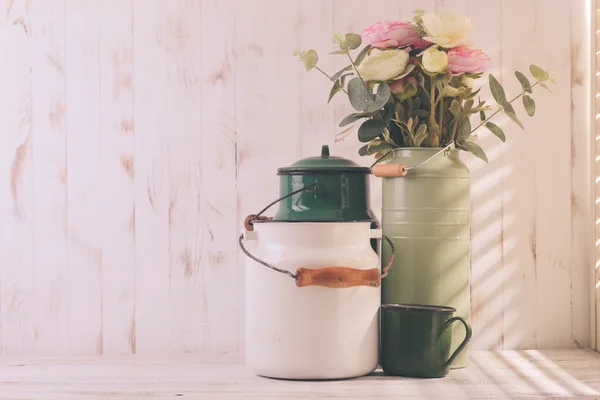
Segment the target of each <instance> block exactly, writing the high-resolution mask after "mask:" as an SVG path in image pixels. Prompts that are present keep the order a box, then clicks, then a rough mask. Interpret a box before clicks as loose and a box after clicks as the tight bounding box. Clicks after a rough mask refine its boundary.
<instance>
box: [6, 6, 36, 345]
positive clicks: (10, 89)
mask: <svg viewBox="0 0 600 400" xmlns="http://www.w3.org/2000/svg"><path fill="white" fill-rule="evenodd" d="M0 52H1V54H3V59H6V60H11V62H10V63H7V64H6V66H5V67H4V69H3V73H2V74H0V93H4V94H10V95H9V96H7V95H3V96H2V100H1V101H0V121H1V125H0V140H1V142H0V143H1V144H0V154H1V155H2V156H1V158H0V160H1V162H2V164H1V165H2V167H1V169H2V174H1V175H0V177H1V178H0V198H1V199H2V200H1V201H0V221H1V223H0V316H1V317H0V318H1V319H2V324H1V328H0V329H1V339H0V346H1V351H2V352H3V353H5V354H11V353H26V352H29V353H31V352H32V351H33V342H34V340H35V335H34V310H35V306H34V292H33V290H34V281H33V279H34V260H33V235H34V231H33V218H34V196H33V195H34V193H33V143H32V136H33V126H32V89H31V84H32V83H31V67H32V62H33V60H32V58H31V54H32V44H31V10H30V7H29V3H28V2H27V1H25V0H23V1H14V2H12V3H11V7H10V9H6V10H4V12H2V13H0Z"/></svg>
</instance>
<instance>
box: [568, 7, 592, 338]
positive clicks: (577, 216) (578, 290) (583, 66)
mask: <svg viewBox="0 0 600 400" xmlns="http://www.w3.org/2000/svg"><path fill="white" fill-rule="evenodd" d="M570 7H571V8H570V12H571V14H570V26H571V43H570V47H571V57H570V59H571V271H570V274H571V339H572V340H573V341H574V343H576V344H578V345H579V346H583V347H587V346H589V345H590V327H591V324H590V322H591V321H590V301H589V299H588V298H587V296H586V295H585V294H586V293H588V292H589V291H590V271H593V270H594V259H593V257H592V249H593V246H594V240H593V233H592V232H593V230H594V226H595V225H594V222H593V221H594V220H595V218H594V212H593V204H594V203H593V201H592V200H591V199H592V193H591V192H592V185H591V183H592V180H593V179H595V176H594V175H592V174H591V170H592V168H591V167H590V166H592V165H594V162H593V161H594V158H592V157H593V155H592V149H591V144H592V140H591V139H592V138H591V137H590V134H589V132H590V131H591V124H590V121H591V118H592V116H591V115H590V114H592V112H591V111H592V109H591V104H590V99H591V98H592V96H594V95H595V93H592V90H591V86H590V84H591V80H590V75H591V73H590V72H591V71H590V70H589V66H590V61H591V60H590V59H591V54H592V53H591V51H590V49H591V43H590V38H591V32H593V31H592V30H591V26H590V22H591V21H590V18H589V17H588V13H589V10H588V7H586V4H585V2H571V5H570ZM592 293H593V292H592ZM590 294H591V293H590Z"/></svg>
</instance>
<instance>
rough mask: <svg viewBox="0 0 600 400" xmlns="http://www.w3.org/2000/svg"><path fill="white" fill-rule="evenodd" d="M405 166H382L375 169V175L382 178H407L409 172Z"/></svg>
mask: <svg viewBox="0 0 600 400" xmlns="http://www.w3.org/2000/svg"><path fill="white" fill-rule="evenodd" d="M405 168H406V165H404V164H380V165H376V166H374V167H373V175H375V176H378V177H380V178H391V177H397V176H406V174H407V173H408V171H407V170H406V169H405Z"/></svg>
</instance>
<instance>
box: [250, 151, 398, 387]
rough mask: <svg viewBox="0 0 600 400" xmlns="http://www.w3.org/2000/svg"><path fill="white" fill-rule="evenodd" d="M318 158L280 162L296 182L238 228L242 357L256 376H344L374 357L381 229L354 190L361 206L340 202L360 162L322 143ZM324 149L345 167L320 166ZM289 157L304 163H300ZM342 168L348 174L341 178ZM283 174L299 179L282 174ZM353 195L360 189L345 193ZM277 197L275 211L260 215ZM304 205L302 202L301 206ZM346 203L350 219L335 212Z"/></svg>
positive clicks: (367, 366)
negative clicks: (243, 332)
mask: <svg viewBox="0 0 600 400" xmlns="http://www.w3.org/2000/svg"><path fill="white" fill-rule="evenodd" d="M321 159H322V161H320V160H319V159H318V158H316V157H315V158H313V159H308V160H309V161H308V163H309V165H308V166H307V165H306V164H304V165H302V163H303V162H306V160H301V161H299V162H298V163H296V164H295V165H294V166H292V167H288V168H287V169H283V168H282V169H279V174H280V175H283V176H284V177H286V179H285V182H282V183H286V185H282V186H285V187H286V189H290V188H294V189H295V190H292V191H289V192H288V193H285V191H284V190H282V193H283V196H282V197H281V198H280V199H278V200H276V201H275V202H273V203H271V204H270V205H269V206H267V207H266V208H265V209H264V210H262V211H261V212H259V213H258V214H254V215H250V216H248V218H246V221H245V224H244V225H245V228H246V231H245V232H244V233H242V235H241V236H240V238H239V244H240V247H241V248H242V251H243V252H244V254H246V256H247V259H246V265H245V276H246V281H245V307H246V321H245V323H246V324H245V329H246V335H245V338H246V364H247V366H248V367H249V368H250V369H251V370H252V371H253V372H254V373H256V374H258V375H261V376H267V377H273V378H284V379H336V378H350V377H357V376H362V375H366V374H369V373H371V372H372V371H374V370H375V368H377V365H378V360H379V308H380V304H381V279H382V278H383V277H385V276H386V275H387V270H388V269H389V266H391V265H392V261H393V256H394V254H393V250H392V253H391V256H390V258H391V259H390V260H389V262H388V264H387V265H386V267H384V268H383V269H381V267H380V265H381V264H380V260H379V257H378V255H377V253H376V252H375V251H374V248H373V247H374V246H372V241H373V240H379V239H381V230H380V229H379V228H377V227H374V220H373V218H371V217H370V215H369V210H368V199H367V200H366V203H365V200H364V199H362V200H361V201H362V202H361V203H360V204H361V208H363V210H362V213H363V214H362V216H361V214H360V211H357V210H347V208H348V207H350V206H353V207H356V202H354V201H352V200H350V198H349V197H348V196H349V195H350V193H349V192H348V193H346V192H347V191H346V189H345V188H344V187H343V186H348V184H349V182H350V183H351V182H352V179H354V180H355V181H357V180H358V179H361V180H362V179H366V177H365V175H366V172H365V171H364V169H363V167H360V166H358V165H356V164H354V163H353V162H352V161H349V160H344V159H339V158H337V157H329V154H328V151H327V149H326V148H324V151H323V154H322V156H321ZM331 159H334V164H335V165H336V166H338V167H339V166H340V165H343V166H344V168H337V169H335V168H334V170H333V171H332V170H330V169H328V168H327V167H328V166H330V164H329V161H331ZM341 160H343V161H341ZM298 164H301V166H304V167H306V168H305V169H301V170H299V169H298V168H297V167H298ZM309 167H310V168H309ZM287 172H290V174H286V173H287ZM351 174H357V175H356V176H350V178H351V179H346V178H345V177H347V176H348V175H351ZM358 174H361V175H363V176H360V177H359V176H358ZM288 179H291V180H293V179H296V180H299V181H298V182H296V183H294V182H291V183H289V184H287V183H288V182H287V180H288ZM367 184H368V183H367ZM332 185H338V187H337V188H336V187H332ZM339 185H341V186H342V190H341V192H343V193H342V197H344V196H346V198H340V199H335V198H336V197H340V194H339V193H340V188H339ZM350 189H352V188H350ZM357 195H360V196H366V195H368V192H367V193H364V191H363V193H356V191H354V192H353V193H352V194H351V196H357ZM319 196H321V197H322V198H321V199H320V198H319ZM284 200H288V201H284ZM289 200H291V201H289ZM278 202H279V203H280V209H279V212H278V213H277V214H276V215H275V217H274V218H268V217H263V216H262V213H263V212H265V211H266V210H267V209H268V208H269V207H270V206H272V205H274V204H276V203H278ZM306 204H310V207H305V206H304V205H306ZM365 204H366V207H365ZM336 207H338V208H339V212H338V213H336V212H335V208H336ZM303 208H304V209H305V210H309V212H307V213H306V214H303V213H302V211H301V210H302V209H303ZM345 208H346V210H345ZM320 211H324V212H320ZM348 213H350V214H352V216H353V218H352V219H344V218H343V215H345V214H346V215H347V214H348ZM278 215H284V217H283V218H280V217H278ZM290 215H293V217H290ZM332 215H333V216H335V215H339V216H342V217H339V218H337V219H336V218H332ZM357 216H358V217H360V218H356V217H357ZM385 239H386V241H387V242H388V243H389V245H392V243H391V241H389V240H388V239H387V238H385ZM375 248H376V246H375Z"/></svg>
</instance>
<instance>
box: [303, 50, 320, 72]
mask: <svg viewBox="0 0 600 400" xmlns="http://www.w3.org/2000/svg"><path fill="white" fill-rule="evenodd" d="M317 61H319V56H318V55H317V52H316V51H314V50H312V49H311V50H308V51H307V52H306V54H305V55H304V68H306V70H307V71H310V70H311V69H313V68H314V67H315V65H317Z"/></svg>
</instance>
